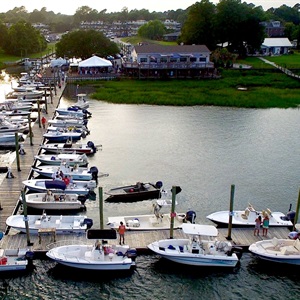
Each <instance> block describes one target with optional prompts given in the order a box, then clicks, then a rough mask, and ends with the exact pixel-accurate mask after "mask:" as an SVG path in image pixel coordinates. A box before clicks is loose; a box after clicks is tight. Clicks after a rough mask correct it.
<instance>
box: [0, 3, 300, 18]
mask: <svg viewBox="0 0 300 300" xmlns="http://www.w3.org/2000/svg"><path fill="white" fill-rule="evenodd" d="M210 1H211V2H212V3H215V4H216V3H218V2H219V1H218V0H210ZM196 2H197V1H196V0H164V1H161V0H151V1H150V0H147V1H141V0H127V1H124V0H113V1H103V0H102V1H101V0H71V1H68V0H65V1H58V0H27V1H24V0H1V5H0V12H7V11H9V10H11V9H14V8H15V7H21V6H24V7H25V8H26V10H27V11H28V12H32V11H33V10H34V9H37V10H41V8H43V7H46V10H47V11H53V12H54V13H56V14H57V13H61V14H66V15H74V14H75V12H76V10H77V9H78V8H79V7H82V6H88V7H90V8H92V9H96V10H97V11H98V12H100V11H102V10H103V9H107V12H108V13H109V12H120V11H121V10H122V8H123V7H127V8H128V10H129V11H130V10H133V9H137V10H141V9H148V10H149V11H150V12H152V11H157V12H163V11H166V10H177V9H186V8H187V7H189V6H191V5H192V4H194V3H196ZM198 2H200V0H199V1H198ZM242 2H244V1H243V0H242ZM246 2H247V3H253V4H254V5H255V6H262V8H263V9H264V10H267V9H269V8H270V7H274V8H277V7H280V6H281V5H283V4H286V5H287V6H289V7H293V6H294V5H295V4H297V3H300V0H246Z"/></svg>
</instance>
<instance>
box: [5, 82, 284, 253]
mask: <svg viewBox="0 0 300 300" xmlns="http://www.w3.org/2000/svg"><path fill="white" fill-rule="evenodd" d="M63 84H64V82H63ZM63 90H64V85H63V86H62V88H61V89H57V92H56V93H55V95H53V98H52V100H51V101H50V99H48V102H47V103H48V104H47V106H48V107H47V114H45V113H42V114H41V115H44V116H45V117H46V118H47V119H48V120H49V119H52V118H53V116H54V113H55V109H56V107H57V106H58V105H59V100H60V97H61V95H62V93H63ZM32 131H33V138H32V143H31V140H30V138H29V137H27V138H26V140H25V141H24V144H23V148H24V150H25V155H20V168H19V170H18V168H17V163H16V160H15V162H14V163H13V164H12V166H11V170H12V174H13V176H14V177H13V178H5V179H4V180H3V182H2V183H1V184H0V230H1V231H3V232H4V233H5V235H4V237H3V238H2V240H1V242H0V247H2V248H4V249H15V248H26V247H28V246H30V249H31V250H32V251H35V252H41V253H45V251H47V246H48V245H49V244H50V243H53V238H54V236H53V232H43V233H41V234H40V235H31V236H29V237H27V235H26V234H20V233H18V232H16V231H15V230H13V229H9V228H7V227H6V223H5V222H6V219H7V218H8V217H9V216H10V215H13V214H17V213H18V210H19V206H20V203H19V198H20V194H21V191H22V189H23V187H24V186H23V184H22V181H24V180H27V179H30V178H31V176H32V170H31V166H32V165H33V163H34V156H35V155H37V154H39V152H40V147H39V145H40V144H41V143H42V142H43V137H42V135H43V132H44V129H43V128H42V126H41V124H39V121H38V120H36V121H35V124H34V126H33V127H32ZM253 230H254V228H248V229H244V228H243V229H236V228H233V229H232V232H231V238H232V239H231V242H232V243H233V244H235V245H238V246H242V247H244V248H245V249H247V247H248V246H249V245H250V244H252V243H254V242H256V241H258V240H261V239H262V237H261V236H254V235H253ZM288 233H289V230H288V229H287V228H270V229H269V235H268V238H273V237H277V238H287V236H288ZM227 236H228V229H219V239H220V240H226V237H227ZM169 237H170V232H169V230H159V231H143V232H135V231H127V232H126V234H125V241H126V243H127V244H128V245H130V247H133V248H136V249H137V250H138V251H139V252H140V253H141V252H143V251H144V252H145V251H147V245H148V244H149V243H151V242H153V241H155V240H159V239H167V238H169ZM180 237H184V233H183V232H182V231H181V230H174V235H173V238H180ZM55 238H56V241H57V242H60V241H70V242H72V243H74V242H78V243H80V244H83V243H87V240H86V235H85V234H74V235H56V236H55ZM88 242H89V243H92V241H91V240H90V241H88ZM117 242H118V241H117V240H113V241H109V243H111V244H117Z"/></svg>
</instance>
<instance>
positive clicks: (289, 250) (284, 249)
mask: <svg viewBox="0 0 300 300" xmlns="http://www.w3.org/2000/svg"><path fill="white" fill-rule="evenodd" d="M280 252H281V254H285V255H286V254H293V253H297V252H298V251H297V249H296V248H295V247H294V246H284V247H281V248H280Z"/></svg>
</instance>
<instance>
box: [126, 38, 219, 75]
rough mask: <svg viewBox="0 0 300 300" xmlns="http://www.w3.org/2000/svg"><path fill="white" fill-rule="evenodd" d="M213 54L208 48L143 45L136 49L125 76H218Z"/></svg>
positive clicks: (201, 46)
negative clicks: (213, 74)
mask: <svg viewBox="0 0 300 300" xmlns="http://www.w3.org/2000/svg"><path fill="white" fill-rule="evenodd" d="M210 53H211V52H210V50H209V49H208V48H207V47H206V46H205V45H172V46H164V45H158V44H144V43H140V44H139V45H135V46H134V47H133V48H132V51H131V56H130V59H129V61H126V62H124V63H123V66H122V67H123V70H124V71H125V73H127V74H130V75H131V76H134V74H133V73H135V75H137V74H138V77H139V78H141V77H162V76H163V77H175V78H180V77H184V78H185V77H202V76H203V75H204V74H205V76H206V75H207V74H208V73H210V74H211V73H213V72H214V64H213V63H212V62H210Z"/></svg>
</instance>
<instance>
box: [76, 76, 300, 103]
mask: <svg viewBox="0 0 300 300" xmlns="http://www.w3.org/2000/svg"><path fill="white" fill-rule="evenodd" d="M81 84H82V83H81ZM86 84H88V83H86ZM89 84H90V83H89ZM93 86H94V88H96V92H95V93H93V94H92V95H91V97H92V98H94V99H98V100H103V101H107V102H111V103H123V104H126V103H128V104H129V103H130V104H149V105H170V106H194V105H215V106H231V107H244V108H272V107H278V108H289V107H297V106H299V104H300V98H299V96H298V95H299V89H300V84H299V81H297V80H294V79H292V78H289V77H288V76H286V75H284V74H282V73H275V72H274V73H269V72H267V73H263V72H258V71H249V70H247V71H223V74H222V78H221V79H218V80H170V81H150V80H149V81H139V80H121V81H107V82H100V83H97V82H95V83H94V84H93ZM239 86H243V87H246V88H247V91H239V90H238V89H237V87H239Z"/></svg>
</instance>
